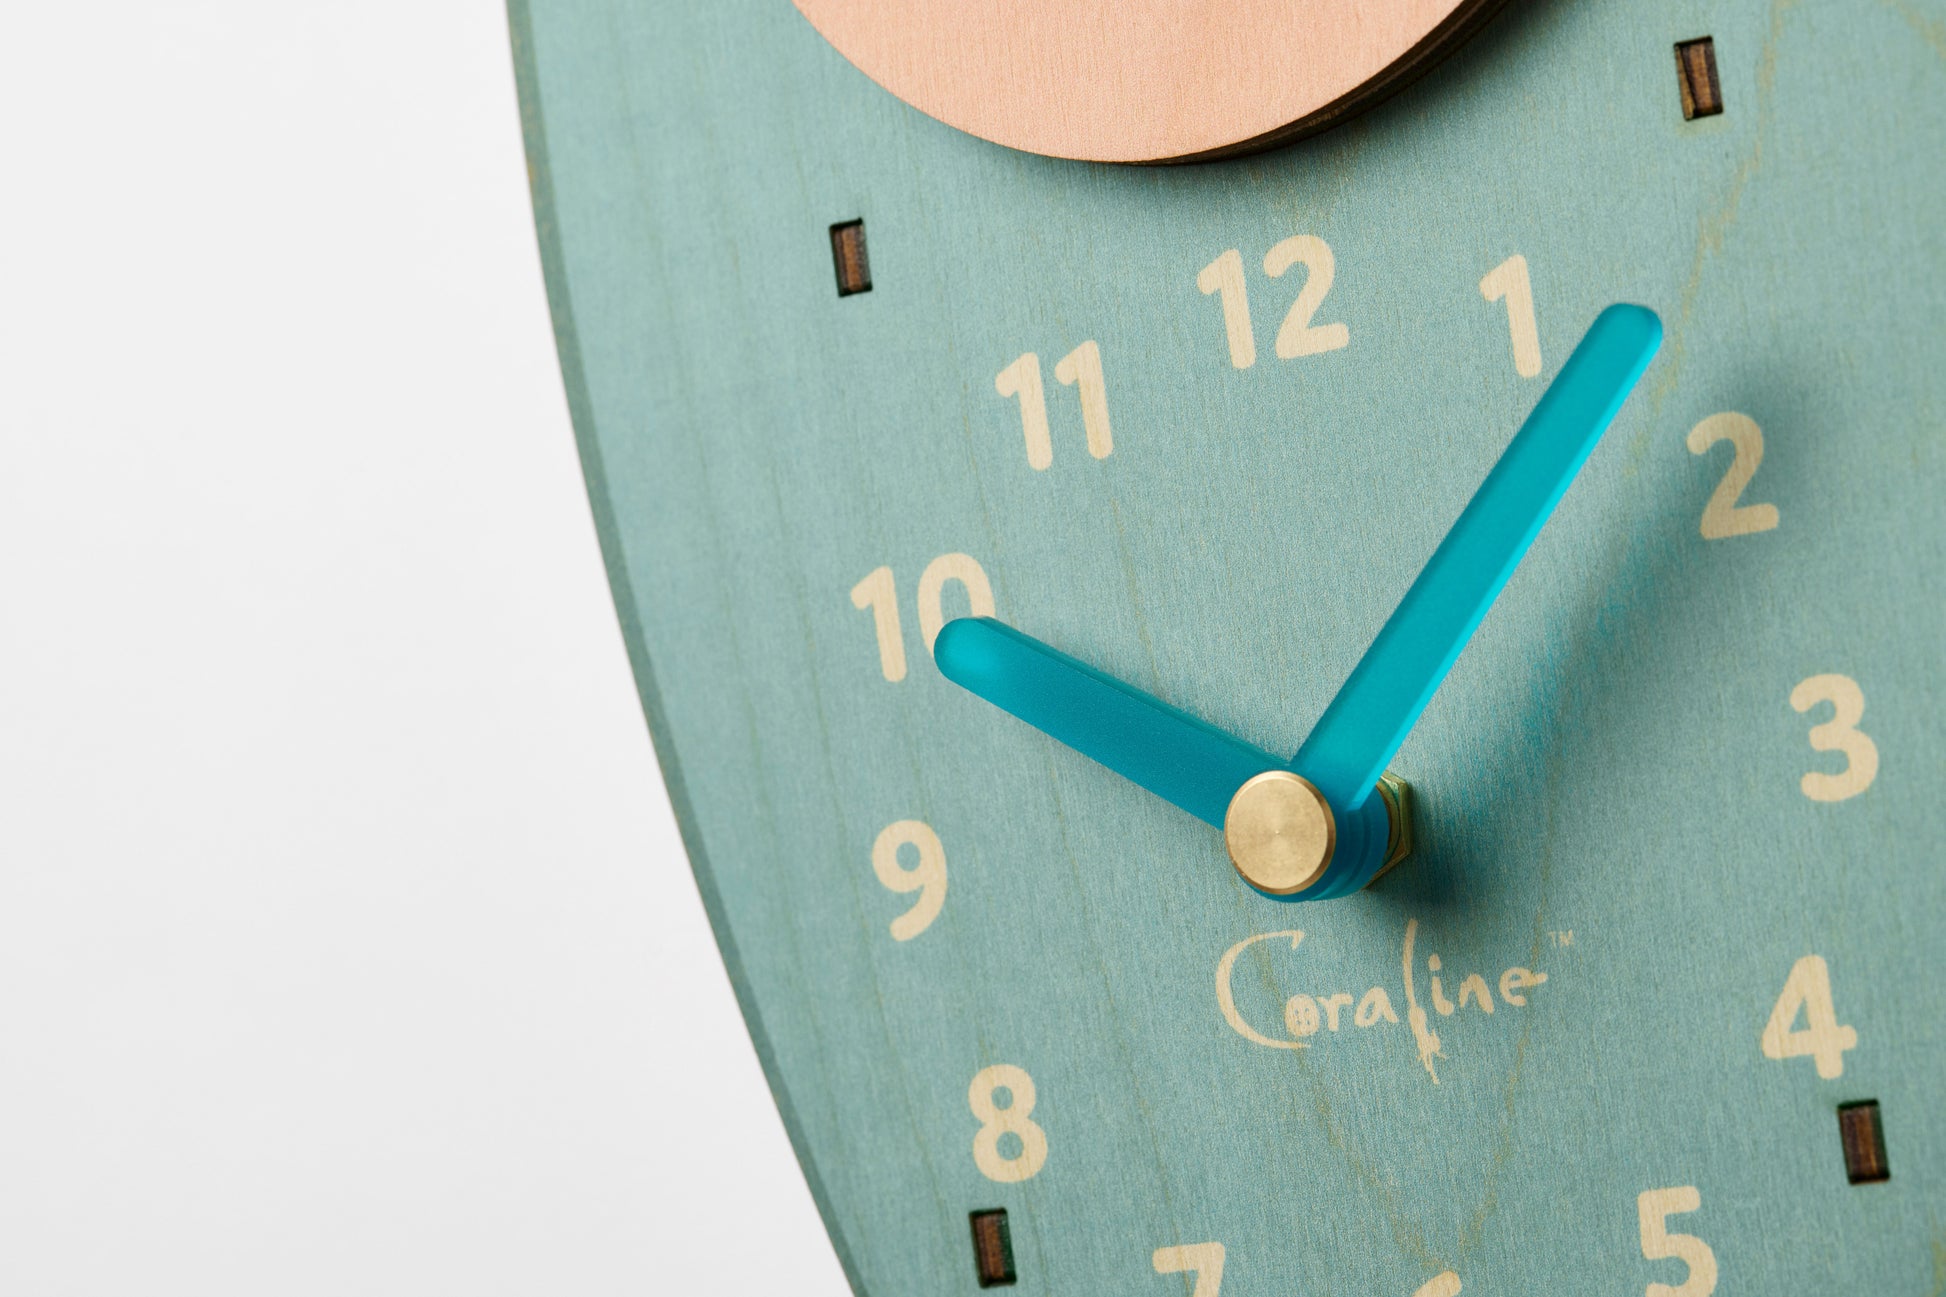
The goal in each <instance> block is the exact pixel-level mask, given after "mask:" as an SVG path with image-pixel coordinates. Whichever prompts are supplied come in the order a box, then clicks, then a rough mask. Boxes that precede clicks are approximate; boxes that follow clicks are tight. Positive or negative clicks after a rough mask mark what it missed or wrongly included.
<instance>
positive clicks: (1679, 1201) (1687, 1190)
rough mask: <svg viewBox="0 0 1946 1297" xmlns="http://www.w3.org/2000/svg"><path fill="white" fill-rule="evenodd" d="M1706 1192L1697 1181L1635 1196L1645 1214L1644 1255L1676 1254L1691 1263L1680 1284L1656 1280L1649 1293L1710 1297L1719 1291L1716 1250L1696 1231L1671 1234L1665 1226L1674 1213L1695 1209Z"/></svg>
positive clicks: (1665, 1296) (1669, 1296) (1659, 1257)
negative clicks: (1697, 1184)
mask: <svg viewBox="0 0 1946 1297" xmlns="http://www.w3.org/2000/svg"><path fill="white" fill-rule="evenodd" d="M1702 1205H1703V1196H1702V1195H1701V1194H1700V1193H1698V1192H1696V1186H1695V1185H1684V1186H1683V1187H1681V1188H1679V1189H1650V1190H1649V1191H1647V1192H1646V1193H1644V1194H1642V1196H1641V1197H1639V1198H1637V1199H1636V1200H1635V1209H1636V1211H1637V1213H1638V1214H1640V1216H1641V1218H1642V1255H1643V1256H1644V1257H1646V1258H1648V1259H1649V1260H1651V1261H1661V1260H1663V1259H1664V1258H1667V1257H1674V1258H1675V1259H1676V1260H1678V1261H1681V1262H1682V1263H1683V1264H1684V1265H1686V1266H1688V1267H1689V1278H1687V1279H1685V1280H1683V1281H1682V1283H1681V1284H1680V1285H1678V1286H1675V1287H1672V1286H1670V1285H1669V1284H1666V1283H1652V1284H1650V1285H1649V1287H1648V1297H1708V1295H1709V1294H1710V1293H1713V1292H1715V1291H1716V1253H1714V1252H1712V1251H1710V1245H1709V1244H1707V1243H1705V1242H1703V1240H1702V1239H1700V1238H1697V1237H1696V1236H1695V1235H1694V1234H1671V1233H1669V1232H1668V1230H1666V1229H1664V1228H1663V1226H1664V1225H1665V1223H1666V1222H1667V1221H1668V1218H1669V1217H1671V1216H1678V1215H1681V1214H1682V1213H1684V1212H1691V1211H1695V1210H1697V1209H1698V1208H1700V1207H1701V1206H1702Z"/></svg>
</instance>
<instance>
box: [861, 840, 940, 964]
mask: <svg viewBox="0 0 1946 1297" xmlns="http://www.w3.org/2000/svg"><path fill="white" fill-rule="evenodd" d="M906 846H909V847H913V848H916V849H917V850H918V853H919V861H918V863H917V864H915V865H914V866H913V867H912V868H910V869H907V868H905V867H904V866H903V865H901V864H900V863H899V848H900V847H906ZM872 872H873V873H874V874H877V875H878V881H879V882H881V883H883V884H885V886H886V887H887V888H889V889H891V890H892V891H895V892H917V893H919V900H918V902H917V903H916V904H915V905H913V907H912V908H911V909H909V910H907V911H906V912H905V913H904V914H901V915H900V916H899V917H898V918H896V919H894V920H892V939H893V940H894V941H910V940H912V939H913V938H914V937H916V936H918V935H919V934H920V933H922V932H924V931H925V930H926V929H927V928H929V927H931V926H932V921H933V920H934V919H936V918H938V917H939V907H940V906H942V905H944V904H946V848H945V847H943V846H941V845H940V842H939V835H938V834H937V833H934V832H933V831H932V829H931V827H930V826H928V825H927V824H926V823H924V822H923V821H921V820H900V821H898V822H897V823H896V824H888V825H886V826H885V829H884V830H883V831H882V832H881V833H880V834H879V835H878V841H876V842H874V843H872Z"/></svg>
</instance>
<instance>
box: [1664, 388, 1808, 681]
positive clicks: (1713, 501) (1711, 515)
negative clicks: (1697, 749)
mask: <svg viewBox="0 0 1946 1297" xmlns="http://www.w3.org/2000/svg"><path fill="white" fill-rule="evenodd" d="M1719 441H1727V442H1729V443H1730V445H1731V447H1732V448H1733V449H1734V450H1735V452H1736V453H1735V454H1734V455H1733V456H1732V457H1731V459H1730V468H1729V471H1728V472H1726V473H1724V474H1723V480H1722V481H1720V482H1718V483H1717V484H1716V490H1715V491H1713V492H1711V493H1710V498H1709V503H1708V504H1706V505H1704V506H1703V523H1702V531H1703V539H1704V540H1723V539H1725V538H1727V537H1730V536H1748V535H1751V534H1752V533H1754V532H1759V531H1769V530H1771V529H1772V528H1773V527H1775V526H1776V525H1777V506H1776V505H1774V504H1738V503H1737V500H1738V499H1739V498H1741V497H1742V495H1743V491H1744V488H1745V487H1747V486H1749V485H1750V479H1751V478H1753V477H1755V476H1756V475H1757V467H1758V465H1760V464H1762V463H1763V462H1764V434H1763V429H1761V428H1759V427H1758V426H1757V421H1756V420H1755V419H1752V418H1751V417H1750V416H1749V415H1747V414H1738V413H1736V412H1735V411H1726V412H1724V413H1722V414H1712V415H1711V416H1710V417H1709V418H1707V419H1705V420H1703V421H1702V422H1701V423H1699V424H1697V425H1696V426H1695V427H1693V428H1691V429H1690V430H1689V441H1688V445H1689V453H1690V454H1692V455H1702V454H1707V453H1708V451H1709V448H1710V447H1711V446H1714V445H1715V444H1716V443H1717V442H1719ZM1800 710H1801V709H1800Z"/></svg>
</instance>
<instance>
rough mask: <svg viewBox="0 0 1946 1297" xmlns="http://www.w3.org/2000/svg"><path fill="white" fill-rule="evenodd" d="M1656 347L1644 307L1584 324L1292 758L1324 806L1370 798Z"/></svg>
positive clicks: (1651, 315) (1658, 332)
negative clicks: (1320, 795) (1555, 372)
mask: <svg viewBox="0 0 1946 1297" xmlns="http://www.w3.org/2000/svg"><path fill="white" fill-rule="evenodd" d="M1661 345H1662V321H1660V320H1658V319H1657V318H1656V315H1655V312H1653V311H1651V310H1649V309H1647V308H1646V307H1641V306H1626V305H1617V306H1611V307H1609V308H1608V309H1607V310H1605V311H1603V312H1602V313H1601V314H1600V315H1599V316H1597V317H1596V318H1595V322H1594V324H1592V325H1590V326H1589V328H1588V332H1587V333H1586V334H1585V335H1583V337H1582V339H1581V343H1580V345H1579V346H1577V347H1576V348H1575V349H1574V354H1573V355H1571V356H1569V357H1568V363H1567V364H1565V365H1563V366H1562V367H1561V372H1560V373H1559V374H1558V375H1556V376H1555V379H1554V382H1553V383H1552V384H1550V385H1549V386H1548V389H1547V391H1546V392H1544V393H1543V394H1542V395H1541V400H1540V404H1539V405H1536V406H1535V407H1534V412H1533V413H1532V414H1530V415H1528V416H1527V422H1526V423H1525V424H1523V425H1521V429H1520V431H1519V432H1518V433H1516V434H1515V435H1514V439H1513V440H1512V441H1511V442H1509V443H1508V445H1507V449H1506V450H1505V451H1503V452H1501V455H1500V459H1499V461H1498V462H1497V463H1495V464H1494V466H1493V468H1492V470H1491V471H1489V472H1488V473H1487V477H1486V481H1484V482H1482V483H1481V484H1480V489H1479V490H1478V491H1476V492H1474V494H1473V498H1472V500H1470V501H1468V502H1467V506H1466V508H1465V510H1464V511H1462V512H1461V514H1460V516H1459V520H1458V521H1457V522H1455V523H1454V524H1453V527H1452V530H1451V531H1449V532H1447V533H1446V539H1444V540H1442V541H1441V542H1439V548H1438V549H1435V550H1434V551H1433V554H1432V557H1431V558H1429V559H1427V560H1426V566H1425V567H1424V568H1422V569H1421V570H1420V572H1419V576H1418V579H1417V580H1415V581H1413V583H1412V588H1411V589H1409V590H1407V591H1406V592H1405V598H1404V599H1402V600H1400V601H1399V606H1398V607H1397V608H1396V609H1394V610H1393V613H1392V616H1391V617H1390V619H1388V620H1387V621H1386V623H1385V625H1384V627H1383V628H1382V629H1381V630H1380V631H1379V633H1378V638H1377V639H1375V640H1373V641H1372V646H1371V647H1370V648H1368V649H1366V650H1365V656H1364V657H1362V658H1360V659H1359V661H1358V665H1357V666H1356V667H1354V668H1353V669H1352V673H1351V676H1350V677H1349V678H1348V679H1347V680H1346V681H1345V683H1344V685H1343V687H1341V688H1340V689H1339V690H1338V693H1337V696H1336V697H1334V698H1333V699H1332V700H1331V705H1330V706H1328V707H1326V708H1325V710H1324V715H1323V716H1321V717H1319V718H1318V723H1317V725H1316V727H1315V728H1313V729H1312V731H1311V733H1310V736H1309V737H1308V738H1306V739H1305V740H1304V746H1303V747H1301V748H1299V749H1298V750H1297V755H1296V756H1295V757H1293V758H1292V760H1291V768H1292V769H1293V770H1295V771H1296V772H1297V773H1298V774H1301V775H1303V776H1304V777H1305V778H1307V779H1309V780H1310V781H1311V782H1312V783H1313V784H1315V785H1317V788H1318V791H1320V792H1322V793H1323V794H1324V795H1325V797H1326V799H1327V800H1329V801H1330V803H1331V804H1332V806H1333V807H1334V808H1336V807H1342V808H1343V809H1344V810H1346V811H1355V810H1357V809H1358V807H1359V806H1360V805H1362V804H1363V803H1364V801H1365V799H1366V798H1367V797H1368V796H1370V795H1371V791H1372V788H1373V786H1374V785H1375V784H1377V782H1378V777H1379V775H1380V774H1382V773H1384V770H1385V763H1386V762H1388V761H1390V760H1391V759H1392V757H1393V755H1394V754H1395V753H1396V752H1398V750H1399V745H1400V744H1401V743H1403V742H1404V741H1405V736H1406V732H1407V731H1408V730H1410V729H1411V728H1412V723H1413V722H1414V721H1416V720H1418V719H1419V713H1420V712H1422V711H1424V710H1425V707H1426V704H1427V703H1428V702H1430V701H1431V700H1432V696H1433V693H1434V691H1435V690H1437V689H1438V688H1439V684H1440V682H1441V681H1442V680H1444V679H1445V678H1446V673H1447V672H1448V671H1450V670H1452V667H1453V663H1454V662H1455V661H1457V660H1458V658H1459V655H1460V650H1461V649H1463V648H1465V647H1466V642H1467V640H1469V639H1471V638H1472V637H1473V631H1474V629H1475V628H1476V627H1478V626H1479V624H1480V619H1481V618H1482V617H1484V616H1486V611H1487V609H1488V608H1490V607H1491V606H1492V605H1493V601H1494V600H1495V599H1496V598H1498V597H1499V594H1500V591H1501V589H1502V588H1503V587H1504V586H1505V585H1506V584H1507V579H1508V578H1509V577H1511V576H1512V575H1513V572H1514V569H1515V568H1516V567H1518V566H1519V565H1520V560H1521V559H1522V558H1523V557H1524V556H1525V555H1526V553H1527V549H1528V546H1530V545H1532V544H1533V543H1534V538H1535V537H1536V536H1538V535H1539V534H1540V531H1541V526H1542V524H1544V523H1546V521H1547V519H1548V517H1549V515H1551V514H1552V513H1553V512H1554V506H1555V505H1556V504H1559V503H1560V500H1561V496H1562V495H1563V494H1564V493H1565V492H1566V491H1567V489H1568V484H1569V483H1570V482H1572V481H1574V477H1575V474H1577V473H1579V472H1580V471H1581V465H1582V464H1583V463H1585V462H1586V461H1587V458H1588V455H1589V454H1590V453H1591V452H1592V451H1593V450H1594V448H1595V443H1596V442H1597V441H1599V440H1601V434H1602V433H1603V432H1605V431H1607V428H1608V425H1609V424H1610V423H1611V422H1613V421H1614V418H1615V415H1616V414H1617V413H1618V412H1619V411H1620V410H1621V408H1622V402H1623V401H1625V400H1627V399H1628V394H1629V392H1630V391H1632V390H1633V389H1634V387H1635V384H1636V381H1637V380H1638V379H1640V378H1641V377H1642V371H1643V370H1645V369H1647V368H1648V366H1649V361H1650V360H1651V359H1653V358H1654V356H1655V353H1656V349H1657V348H1658V347H1660V346H1661Z"/></svg>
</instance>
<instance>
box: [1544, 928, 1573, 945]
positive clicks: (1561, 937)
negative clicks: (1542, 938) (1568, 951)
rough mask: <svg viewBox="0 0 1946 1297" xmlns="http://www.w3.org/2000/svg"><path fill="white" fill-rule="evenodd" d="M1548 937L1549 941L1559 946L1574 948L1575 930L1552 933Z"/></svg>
mask: <svg viewBox="0 0 1946 1297" xmlns="http://www.w3.org/2000/svg"><path fill="white" fill-rule="evenodd" d="M1547 935H1548V939H1549V940H1550V941H1552V942H1553V943H1554V944H1555V945H1557V946H1572V945H1573V944H1574V929H1573V928H1569V929H1567V930H1566V931H1565V932H1550V933H1548V934H1547Z"/></svg>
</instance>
